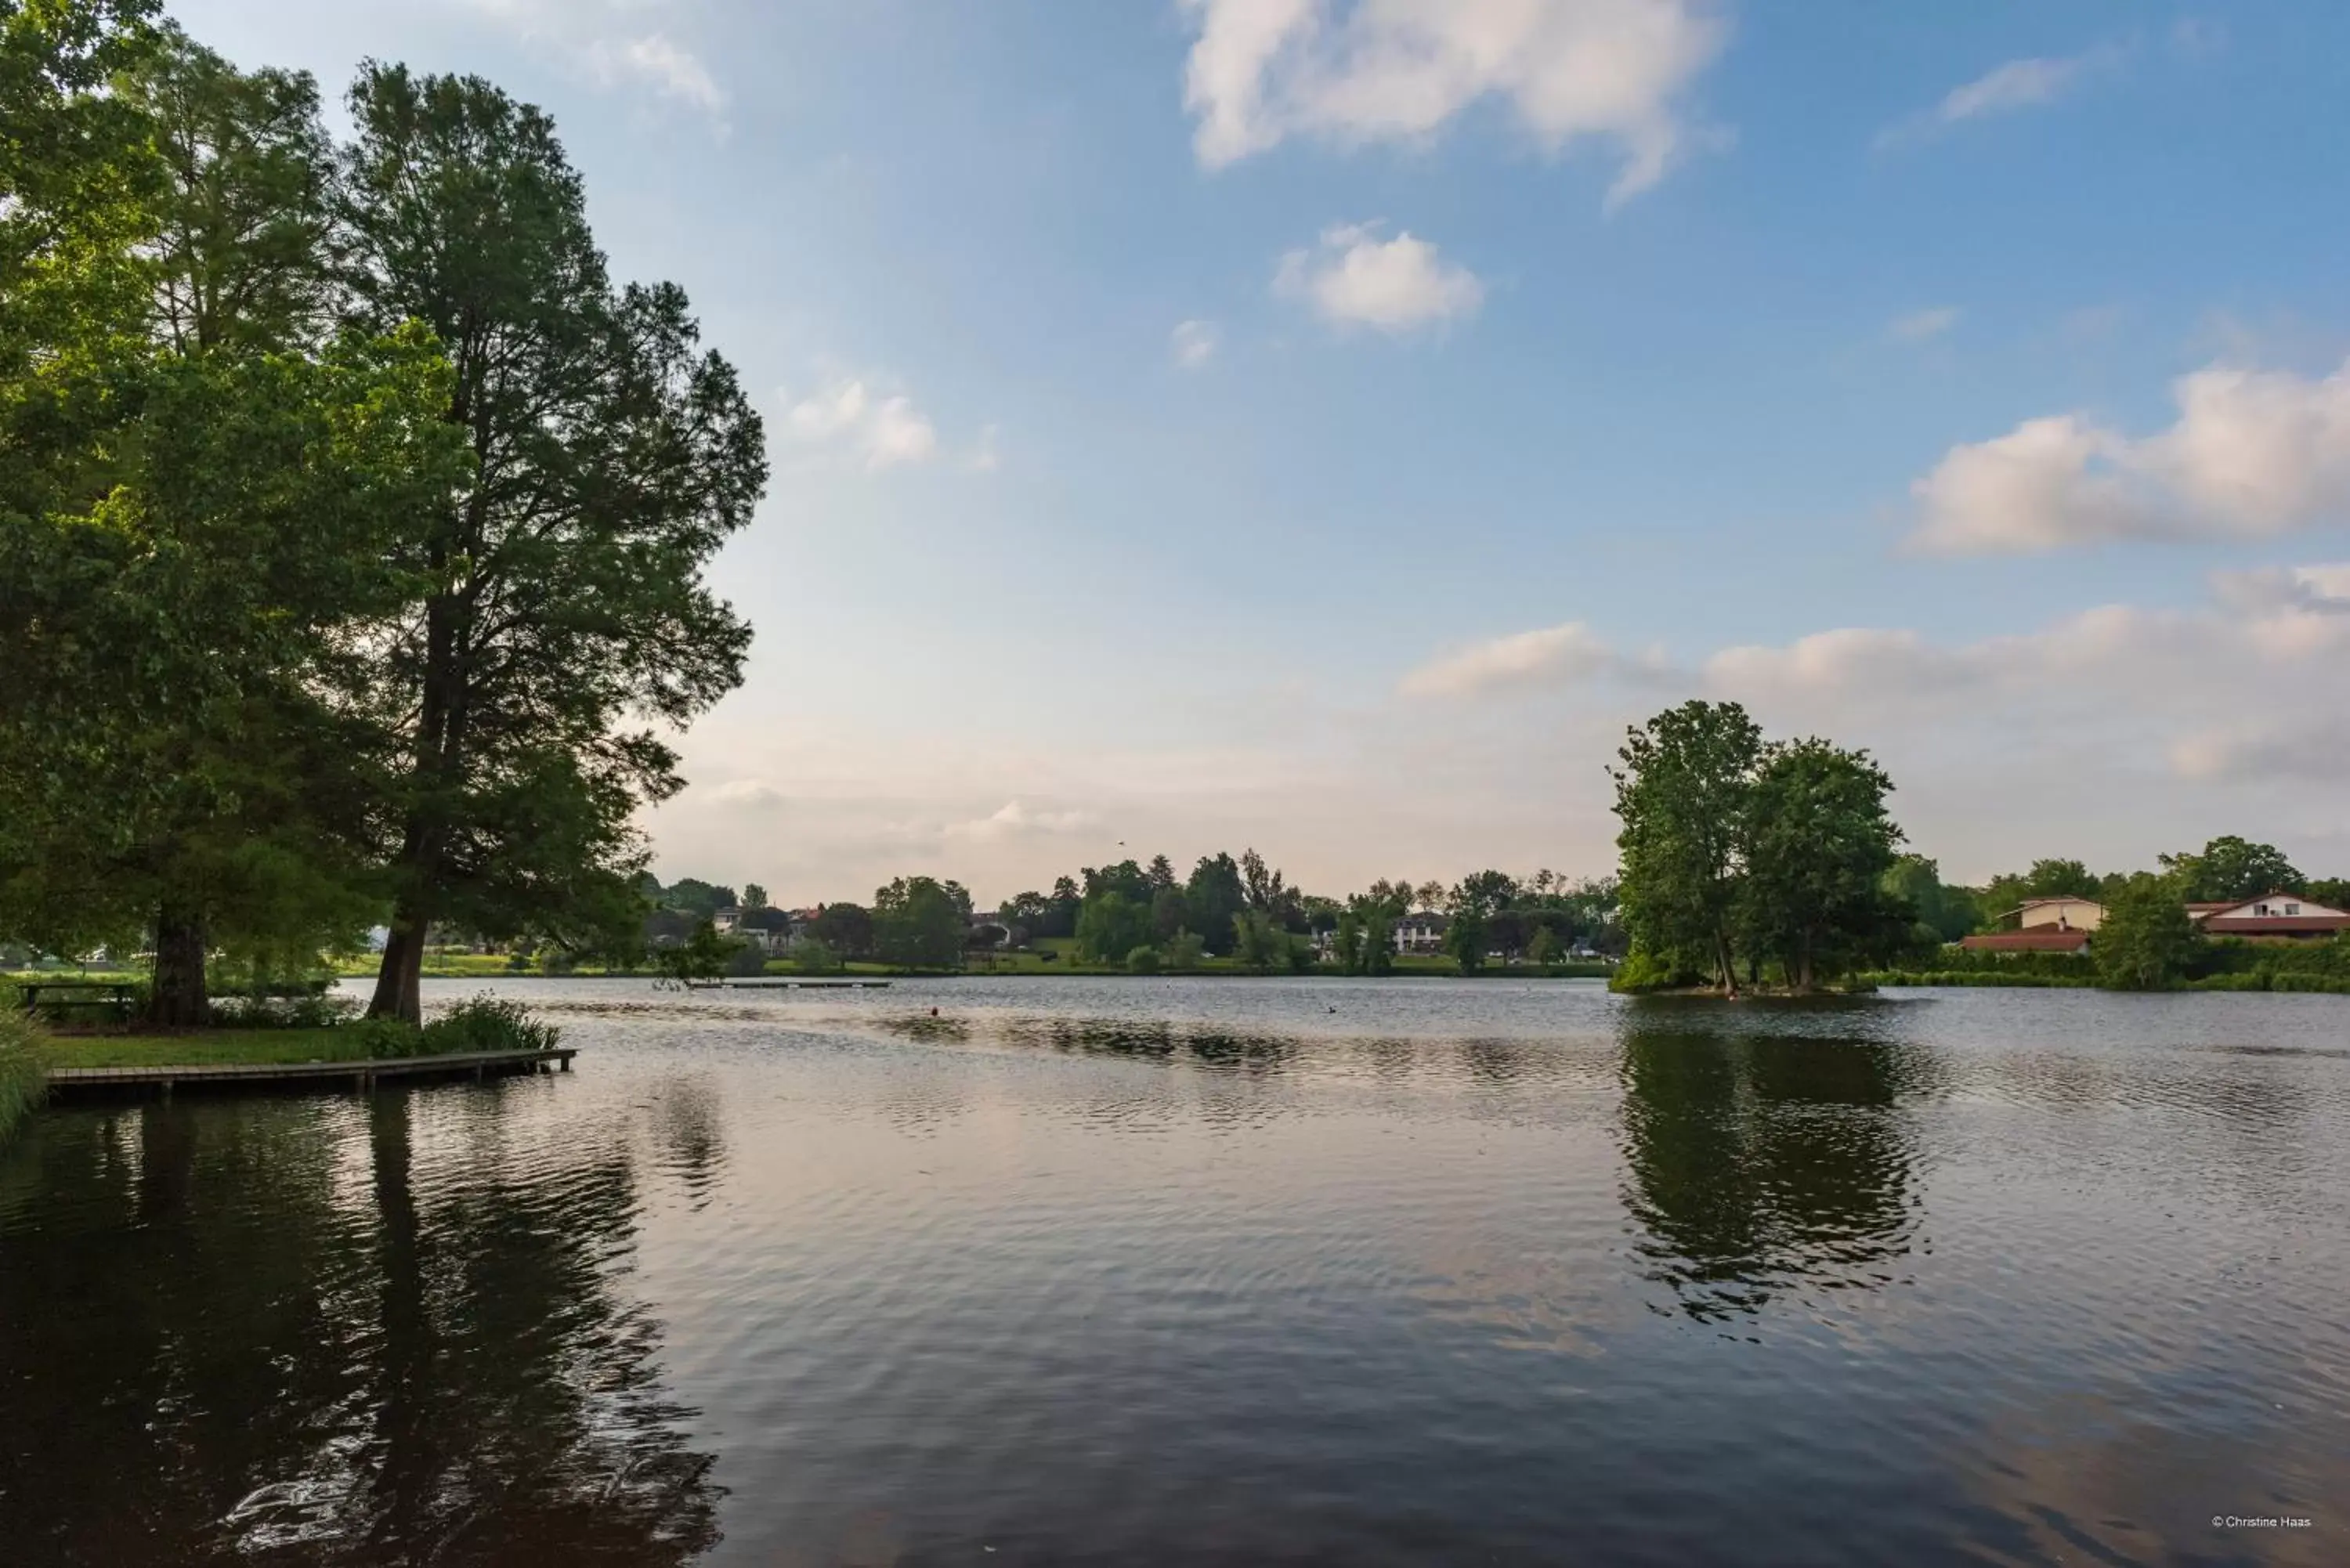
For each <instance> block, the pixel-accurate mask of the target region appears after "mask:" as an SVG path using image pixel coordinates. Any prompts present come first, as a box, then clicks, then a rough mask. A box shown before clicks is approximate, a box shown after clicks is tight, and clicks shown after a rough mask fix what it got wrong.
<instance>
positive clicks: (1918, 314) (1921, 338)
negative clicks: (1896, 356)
mask: <svg viewBox="0 0 2350 1568" xmlns="http://www.w3.org/2000/svg"><path fill="white" fill-rule="evenodd" d="M1958 324H1959V307H1958V306H1955V305H1937V306H1933V307H1931V308H1930V309H1927V310H1913V311H1911V312H1910V313H1909V314H1908V315H1907V316H1900V317H1895V318H1894V319H1893V321H1892V323H1891V324H1890V325H1888V326H1887V327H1886V329H1885V330H1886V335H1887V337H1891V338H1892V339H1893V340H1894V341H1895V342H1897V343H1926V342H1930V341H1931V340H1932V339H1934V338H1937V337H1941V336H1942V334H1944V333H1946V332H1948V331H1949V330H1950V328H1951V327H1956V326H1957V325H1958Z"/></svg>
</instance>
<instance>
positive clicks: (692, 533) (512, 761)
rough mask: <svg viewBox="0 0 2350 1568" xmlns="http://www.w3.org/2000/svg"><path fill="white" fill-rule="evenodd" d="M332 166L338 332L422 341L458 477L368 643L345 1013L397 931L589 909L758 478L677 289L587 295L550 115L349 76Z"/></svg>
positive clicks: (713, 660)
mask: <svg viewBox="0 0 2350 1568" xmlns="http://www.w3.org/2000/svg"><path fill="white" fill-rule="evenodd" d="M349 110H350V115H351V119H352V120H353V121H354V123H355V124H356V126H357V128H358V135H357V140H356V141H355V142H354V143H353V145H352V146H351V147H349V148H348V150H347V151H346V152H345V154H344V157H343V167H342V178H341V201H340V210H339V213H338V218H339V222H340V224H341V227H342V230H343V232H344V234H345V236H346V239H347V243H348V250H349V265H348V269H347V271H346V274H345V281H346V286H347V287H348V290H349V291H350V295H351V297H352V300H353V303H354V313H355V315H356V317H357V318H358V319H359V320H360V321H361V322H364V323H369V324H374V325H381V324H385V323H390V322H395V321H404V320H417V321H421V322H423V323H425V324H426V325H428V326H429V327H432V330H433V331H434V332H435V333H436V334H438V336H439V337H440V339H441V341H442V343H443V344H444V345H445V346H446V348H447V351H448V354H449V357H450V360H451V363H452V370H453V385H452V394H451V397H450V399H449V401H448V403H447V405H446V409H445V417H446V419H447V421H448V423H449V424H450V425H451V426H452V427H454V428H455V429H457V430H459V431H463V433H464V436H465V439H466V441H467V443H468V446H469V448H470V451H471V454H472V457H473V477H472V479H471V481H470V483H467V484H465V485H464V486H463V487H461V488H460V489H458V490H457V491H455V492H454V493H452V494H451V495H450V497H449V498H448V500H447V501H446V502H445V503H444V504H441V505H438V506H432V507H428V508H422V509H420V510H419V511H418V512H416V513H415V514H413V515H412V517H411V529H410V532H409V533H408V535H407V536H406V537H405V538H404V539H403V540H402V541H401V542H400V550H399V553H398V554H399V559H400V561H401V563H402V565H404V566H407V567H408V568H409V569H410V570H411V571H413V572H414V573H415V574H416V576H418V577H419V578H420V579H421V581H422V583H423V584H424V585H425V587H424V591H423V592H422V593H421V595H420V596H419V597H417V599H416V600H415V601H414V602H413V604H412V605H411V607H410V608H409V610H408V612H407V613H406V614H404V615H403V616H402V617H400V619H399V620H398V621H397V622H396V623H394V624H393V625H391V626H390V627H389V628H387V630H386V634H385V636H384V637H383V639H381V642H380V646H379V649H378V663H379V670H380V682H379V686H378V691H379V693H380V702H379V706H378V709H377V718H378V722H379V723H380V727H381V729H382V732H383V734H384V744H385V747H386V749H387V751H388V752H389V753H390V754H391V755H392V756H393V758H394V759H395V760H396V763H397V765H398V768H399V775H400V789H399V792H398V794H397V798H396V800H395V802H394V805H393V808H392V809H391V810H390V811H389V812H387V813H386V814H385V822H384V828H385V832H386V843H387V851H388V853H387V856H386V858H387V859H388V861H389V863H390V867H391V868H392V873H393V877H394V882H395V906H394V910H393V918H392V931H391V939H390V943H389V945H388V946H387V948H386V950H385V955H384V965H383V972H382V974H381V976H380V980H379V983H378V986H377V990H376V995H375V1000H374V1002H373V1004H372V1008H371V1011H372V1012H377V1013H380V1014H392V1015H397V1016H403V1017H411V1018H412V1017H413V1016H415V1014H416V1012H417V1005H418V996H417V987H416V981H417V975H418V971H419V965H420V964H421V959H422V944H423V940H424V935H425V933H426V931H427V930H428V929H430V927H431V926H432V923H433V922H435V921H452V922H454V923H457V924H460V925H463V926H464V927H466V928H467V929H476V930H481V931H484V932H487V933H490V934H494V935H498V934H505V933H510V932H512V933H518V932H524V931H531V930H541V929H553V930H557V931H560V930H563V929H566V928H567V927H570V926H573V925H576V924H577V923H578V922H580V921H581V920H583V919H585V920H587V921H589V922H594V921H597V920H598V919H608V917H609V916H610V915H611V914H612V913H613V912H614V911H615V910H617V909H619V908H620V907H621V906H620V901H619V900H617V899H615V898H611V897H610V896H609V895H610V892H611V890H612V889H613V888H616V887H618V886H619V885H622V884H624V883H625V882H626V880H627V879H628V878H629V877H630V876H631V875H632V874H633V873H634V871H635V870H636V868H637V867H638V866H639V864H640V863H641V853H640V850H639V846H638V841H637V837H636V835H635V833H634V831H633V829H632V828H631V827H630V826H629V818H630V816H631V815H632V814H633V813H634V811H635V810H636V809H637V808H638V807H639V805H642V804H644V803H645V802H647V801H652V800H659V799H661V798H664V797H666V796H667V795H669V794H672V793H674V792H675V790H676V789H677V788H678V787H679V786H680V783H681V781H680V780H679V778H678V777H677V774H676V769H675V763H676V759H675V756H674V754H673V753H671V750H670V748H669V746H668V745H667V744H666V743H665V742H663V741H662V740H661V739H660V735H659V734H658V733H657V732H656V731H655V730H654V729H653V728H651V727H650V723H649V721H650V722H660V723H664V724H668V725H672V726H674V725H682V724H683V723H685V722H688V721H690V720H691V718H692V717H693V716H694V715H696V714H697V713H699V712H701V711H702V710H703V709H705V708H707V707H708V706H709V705H710V704H711V703H712V702H713V701H716V700H717V699H718V698H719V697H720V696H722V695H723V694H724V692H725V691H728V690H729V689H730V688H732V687H733V685H734V684H735V683H736V682H737V680H739V679H740V674H741V668H742V660H743V652H744V649H745V648H746V647H747V645H748V642H749V637H750V632H749V628H747V627H745V626H744V625H743V623H742V622H741V621H740V620H738V619H737V618H735V617H734V615H733V612H732V611H731V610H730V609H729V608H728V607H726V606H725V605H724V604H723V603H721V602H720V601H719V600H718V599H717V598H716V597H714V596H713V595H712V594H711V593H710V591H709V590H708V588H707V587H705V586H704V585H703V582H702V566H703V564H704V563H705V562H706V561H707V560H708V559H709V557H710V556H712V554H713V553H715V551H716V550H717V549H718V547H719V545H722V544H723V542H724V541H725V539H726V537H727V536H728V535H730V534H732V533H733V532H734V531H735V530H736V529H738V528H740V527H741V526H742V525H743V524H745V523H746V522H748V521H749V519H750V514H751V510H752V507H753V506H754V504H756V503H757V501H758V499H759V496H760V494H761V493H762V490H763V488H764V483H765V479H766V462H765V457H764V444H763V437H762V434H761V430H760V422H759V419H758V416H757V415H756V414H755V413H754V412H753V411H752V410H751V407H750V404H749V401H748V400H747V399H746V398H745V397H744V396H743V392H742V389H741V388H740V387H739V386H738V385H737V383H736V379H735V376H734V372H733V369H732V368H731V367H730V366H728V365H727V364H726V362H725V361H724V360H723V359H722V358H718V357H717V356H716V355H714V354H708V353H703V352H702V351H700V349H699V348H698V344H697V337H698V334H697V331H696V327H695V325H694V322H693V320H692V317H691V315H690V314H689V311H688V308H687V306H686V301H685V296H684V295H683V294H682V293H681V291H680V290H678V289H677V288H675V287H674V286H669V285H660V286H652V287H640V286H628V287H624V288H615V287H614V286H612V284H611V283H610V282H609V280H608V276H607V274H606V269H605V263H604V257H603V255H602V254H601V253H600V252H598V250H597V248H596V246H595V243H594V240H593V237H592V235H591V234H590V233H589V231H588V226H587V215H586V203H585V198H584V195H583V192H582V191H581V187H580V183H579V180H578V177H577V174H575V173H574V172H573V171H572V169H571V167H570V165H569V163H568V162H567V161H566V159H565V157H564V155H563V151H562V148H561V146H560V145H559V144H558V143H557V141H556V137H555V130H554V127H553V125H552V124H551V123H550V122H549V121H548V120H547V119H546V116H545V115H543V114H541V113H540V112H539V111H538V110H536V109H532V108H530V107H528V106H526V105H524V104H520V103H517V102H515V100H514V99H510V98H508V97H507V96H506V95H505V94H504V93H503V92H501V91H499V90H498V89H497V88H494V87H492V86H490V85H489V84H488V83H486V82H484V81H481V80H479V79H478V78H458V77H418V76H414V75H412V74H411V73H410V72H409V71H408V70H407V69H406V68H404V67H398V66H382V65H369V66H367V67H363V68H362V69H361V71H360V73H359V78H358V80H357V82H356V83H355V84H354V85H353V87H352V88H351V91H350V96H349Z"/></svg>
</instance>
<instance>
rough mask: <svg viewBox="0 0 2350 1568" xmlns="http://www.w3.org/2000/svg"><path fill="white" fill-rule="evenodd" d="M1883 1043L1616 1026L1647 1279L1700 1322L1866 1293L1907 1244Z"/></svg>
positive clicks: (1903, 1173) (1633, 1208)
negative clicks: (1816, 1294) (1789, 1294)
mask: <svg viewBox="0 0 2350 1568" xmlns="http://www.w3.org/2000/svg"><path fill="white" fill-rule="evenodd" d="M1895 1049H1896V1048H1894V1047H1890V1046H1884V1045H1877V1044H1859V1043H1854V1042H1848V1041H1840V1040H1832V1039H1831V1040H1806V1039H1804V1038H1801V1037H1794V1036H1776V1037H1772V1036H1764V1037H1759V1038H1757V1037H1740V1036H1734V1035H1732V1036H1723V1035H1704V1034H1688V1033H1666V1032H1659V1031H1656V1030H1653V1029H1648V1028H1641V1027H1637V1026H1636V1027H1634V1028H1632V1029H1629V1030H1627V1032H1626V1033H1625V1036H1624V1045H1623V1064H1624V1066H1623V1072H1624V1109H1623V1129H1624V1132H1623V1136H1624V1164H1625V1174H1626V1179H1627V1180H1626V1187H1625V1193H1624V1205H1625V1208H1626V1209H1627V1210H1629V1211H1630V1212H1631V1214H1632V1215H1633V1216H1634V1218H1636V1219H1638V1220H1639V1222H1640V1224H1641V1225H1642V1226H1643V1227H1644V1228H1645V1231H1646V1235H1645V1237H1644V1238H1643V1240H1642V1241H1641V1242H1640V1244H1639V1249H1638V1250H1639V1251H1640V1254H1641V1256H1642V1257H1643V1258H1645V1259H1647V1260H1648V1262H1649V1263H1650V1265H1651V1267H1650V1270H1649V1277H1650V1278H1652V1279H1655V1280H1659V1281H1660V1282H1664V1283H1666V1284H1668V1285H1669V1286H1670V1287H1671V1289H1672V1291H1673V1293H1674V1294H1675V1296H1676V1297H1677V1298H1678V1300H1679V1305H1680V1308H1681V1310H1682V1311H1684V1312H1686V1313H1688V1314H1689V1315H1690V1316H1691V1317H1694V1318H1698V1319H1700V1320H1707V1319H1715V1318H1720V1317H1723V1316H1726V1315H1730V1314H1741V1313H1752V1312H1755V1311H1757V1310H1759V1309H1760V1308H1761V1307H1762V1306H1763V1305H1764V1304H1765V1303H1768V1302H1769V1301H1770V1300H1771V1298H1772V1296H1773V1293H1777V1292H1780V1291H1785V1290H1794V1291H1803V1290H1805V1289H1823V1290H1841V1289H1861V1290H1867V1289H1874V1288H1876V1287H1877V1286H1880V1285H1885V1284H1888V1283H1891V1282H1893V1281H1894V1280H1896V1279H1898V1278H1899V1277H1901V1272H1902V1267H1903V1260H1904V1259H1905V1258H1906V1257H1907V1255H1908V1253H1909V1251H1910V1250H1911V1248H1912V1247H1913V1246H1914V1245H1915V1244H1916V1243H1917V1226H1918V1220H1919V1218H1920V1215H1919V1209H1918V1206H1919V1200H1918V1198H1917V1197H1916V1196H1915V1191H1914V1167H1915V1165H1916V1162H1917V1158H1918V1154H1917V1149H1916V1146H1915V1142H1914V1139H1913V1137H1912V1136H1911V1134H1910V1131H1909V1128H1908V1127H1907V1125H1906V1122H1905V1118H1904V1117H1903V1116H1902V1115H1901V1112H1900V1110H1899V1107H1898V1105H1897V1094H1896V1082H1897V1075H1896V1073H1895V1072H1894V1070H1893V1056H1894V1053H1895Z"/></svg>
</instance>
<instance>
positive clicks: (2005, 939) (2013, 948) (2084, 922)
mask: <svg viewBox="0 0 2350 1568" xmlns="http://www.w3.org/2000/svg"><path fill="white" fill-rule="evenodd" d="M2000 920H2001V922H2002V925H2004V924H2005V923H2006V922H2007V921H2010V920H2012V921H2014V922H2015V923H2014V924H2013V925H2012V926H2010V927H2008V928H2007V929H2003V930H1997V931H1986V932H1984V933H1982V934H1981V935H1980V936H1972V937H1969V938H1967V939H1966V940H1964V941H1962V942H1960V944H1959V946H1960V947H1962V948H1964V949H1966V950H1968V951H1969V952H1977V953H2085V952H2087V951H2088V950H2089V933H2090V932H2092V931H2094V930H2095V929H2097V928H2098V927H2099V926H2101V925H2104V924H2105V923H2106V907H2105V906H2104V905H2103V904H2100V903H2098V902H2097V901H2096V900H2095V899H2094V898H2026V899H2025V900H2024V901H2023V902H2022V904H2021V905H2019V906H2017V907H2016V908H2015V909H2010V910H2009V911H2008V912H2007V913H2006V914H2004V915H2002V916H2001V917H2000Z"/></svg>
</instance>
